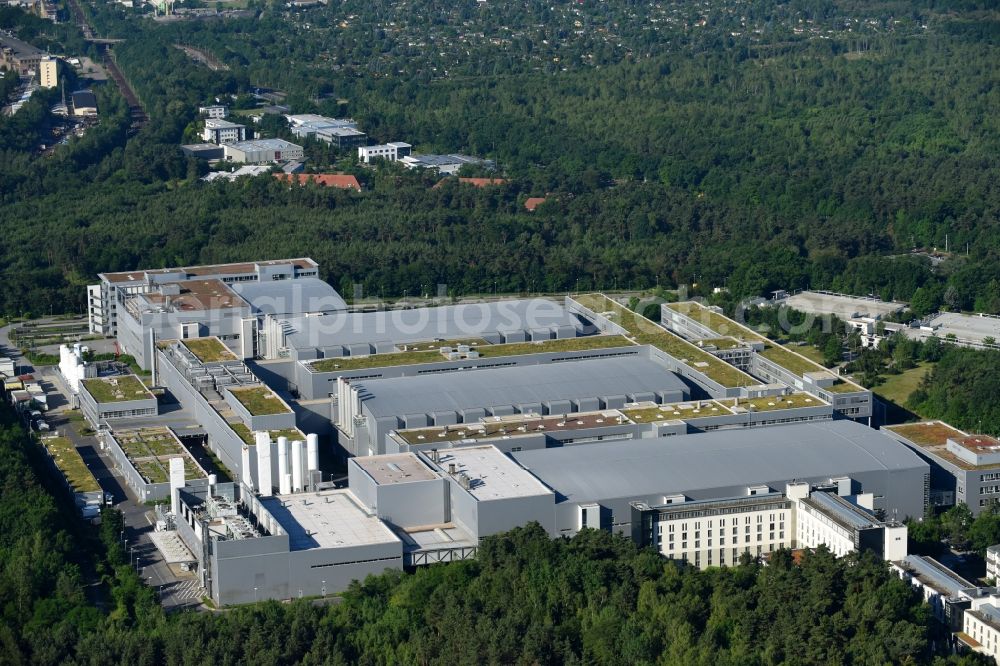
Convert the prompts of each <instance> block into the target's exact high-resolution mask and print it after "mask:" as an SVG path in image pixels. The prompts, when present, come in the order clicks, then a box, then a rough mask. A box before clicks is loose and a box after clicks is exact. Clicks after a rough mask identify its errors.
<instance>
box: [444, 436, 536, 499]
mask: <svg viewBox="0 0 1000 666" xmlns="http://www.w3.org/2000/svg"><path fill="white" fill-rule="evenodd" d="M438 464H439V465H440V466H441V468H442V469H443V470H444V471H445V472H447V471H448V468H449V465H451V464H454V465H455V467H456V469H455V471H456V475H457V473H460V472H465V473H466V474H468V475H469V478H470V479H471V481H472V483H471V487H470V488H469V492H470V493H471V494H472V496H473V497H475V498H476V499H477V500H479V501H486V500H495V499H502V498H506V497H530V496H532V495H551V494H553V493H552V491H551V490H549V489H548V488H547V487H546V486H545V484H543V483H542V482H541V481H539V480H538V479H536V478H535V477H534V476H533V475H532V474H531V473H530V472H528V471H527V470H525V469H524V468H523V467H521V466H520V465H518V464H517V463H516V462H514V461H513V460H511V459H510V458H508V457H507V455H506V454H504V453H502V452H501V451H500V450H499V449H497V448H496V447H495V446H472V447H467V448H456V449H448V450H447V451H443V452H441V457H440V462H439V463H438Z"/></svg>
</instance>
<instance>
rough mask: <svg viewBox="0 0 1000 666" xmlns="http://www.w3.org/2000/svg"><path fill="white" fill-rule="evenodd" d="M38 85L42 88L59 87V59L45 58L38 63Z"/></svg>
mask: <svg viewBox="0 0 1000 666" xmlns="http://www.w3.org/2000/svg"><path fill="white" fill-rule="evenodd" d="M38 83H39V85H41V86H42V87H43V88H58V87H59V59H58V58H53V57H52V56H45V57H43V58H42V59H41V61H39V63H38Z"/></svg>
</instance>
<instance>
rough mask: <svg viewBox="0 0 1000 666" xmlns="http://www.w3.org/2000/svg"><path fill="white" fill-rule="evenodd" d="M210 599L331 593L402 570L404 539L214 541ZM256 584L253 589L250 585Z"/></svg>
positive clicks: (225, 603) (249, 599)
mask: <svg viewBox="0 0 1000 666" xmlns="http://www.w3.org/2000/svg"><path fill="white" fill-rule="evenodd" d="M213 549H214V552H213V553H212V556H211V557H212V572H213V576H212V598H213V599H214V600H215V602H216V603H217V604H219V605H223V606H228V605H233V604H245V603H252V602H253V601H255V600H264V599H294V598H298V597H300V596H301V597H311V596H321V595H322V594H323V593H324V588H325V593H326V594H333V593H335V592H342V591H344V590H346V589H347V588H348V586H349V585H350V584H351V582H352V581H354V580H364V579H365V577H366V576H368V575H369V574H380V573H383V572H384V571H385V570H386V569H395V570H400V569H402V568H403V544H402V542H399V541H396V542H390V543H379V544H361V545H353V546H345V547H341V548H311V549H308V550H291V551H290V550H289V547H288V537H287V536H286V535H281V536H274V537H262V538H258V539H243V540H240V541H216V542H214V544H213ZM254 588H256V590H255V589H254Z"/></svg>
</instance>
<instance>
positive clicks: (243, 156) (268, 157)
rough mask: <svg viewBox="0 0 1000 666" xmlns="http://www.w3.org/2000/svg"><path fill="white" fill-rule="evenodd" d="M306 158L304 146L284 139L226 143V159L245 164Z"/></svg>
mask: <svg viewBox="0 0 1000 666" xmlns="http://www.w3.org/2000/svg"><path fill="white" fill-rule="evenodd" d="M303 158H305V151H304V150H303V149H302V146H299V145H296V144H294V143H292V142H290V141H285V140H284V139H255V140H253V141H238V142H237V143H227V144H226V160H228V161H230V162H242V163H244V164H261V163H263V162H287V161H290V160H301V159H303Z"/></svg>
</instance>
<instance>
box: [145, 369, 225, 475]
mask: <svg viewBox="0 0 1000 666" xmlns="http://www.w3.org/2000/svg"><path fill="white" fill-rule="evenodd" d="M156 355H157V368H158V370H159V381H160V384H161V385H162V386H164V387H166V388H167V390H169V391H170V392H171V393H172V394H173V396H174V397H175V398H176V399H177V401H178V402H180V403H181V404H182V405H183V406H184V407H185V408H187V409H189V410H190V411H191V412H192V413H193V414H194V416H195V420H196V421H197V422H198V423H200V424H201V426H202V427H203V428H204V429H205V432H206V433H208V448H209V449H211V451H212V452H213V453H214V454H215V455H216V456H218V457H219V460H221V461H222V464H223V465H225V466H226V467H227V468H228V469H229V471H231V472H232V473H233V474H234V475H235V476H236V477H237V478H240V479H242V478H244V477H243V473H244V471H243V469H242V467H243V463H242V455H243V453H242V452H243V444H244V442H243V440H242V439H241V438H240V436H239V435H237V434H236V432H234V431H233V429H232V428H230V427H229V424H228V423H227V422H226V420H225V419H224V418H223V417H222V416H221V415H220V414H219V413H218V412H217V411H215V409H213V408H212V406H211V405H210V404H209V403H208V400H206V399H205V397H204V396H203V395H201V393H199V392H198V391H197V390H196V389H195V388H194V387H193V386H191V384H189V383H188V382H187V380H186V379H184V376H183V375H182V374H181V373H180V371H178V370H177V368H175V367H174V366H173V364H172V363H171V362H170V359H169V357H168V356H167V355H166V354H164V353H163V352H162V351H157V352H156Z"/></svg>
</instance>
